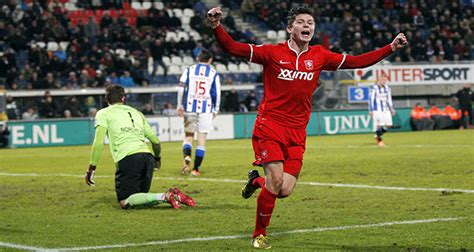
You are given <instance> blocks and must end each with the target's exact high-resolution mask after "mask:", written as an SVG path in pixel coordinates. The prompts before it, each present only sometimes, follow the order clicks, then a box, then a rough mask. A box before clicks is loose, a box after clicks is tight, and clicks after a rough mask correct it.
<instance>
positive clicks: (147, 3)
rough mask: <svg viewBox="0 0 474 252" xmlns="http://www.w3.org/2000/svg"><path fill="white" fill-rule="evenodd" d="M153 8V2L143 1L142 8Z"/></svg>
mask: <svg viewBox="0 0 474 252" xmlns="http://www.w3.org/2000/svg"><path fill="white" fill-rule="evenodd" d="M150 8H151V2H143V3H142V10H144V9H146V10H148V9H150Z"/></svg>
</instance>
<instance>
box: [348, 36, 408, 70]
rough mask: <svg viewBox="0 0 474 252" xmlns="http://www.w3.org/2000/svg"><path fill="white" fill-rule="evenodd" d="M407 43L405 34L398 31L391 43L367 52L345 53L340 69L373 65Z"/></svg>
mask: <svg viewBox="0 0 474 252" xmlns="http://www.w3.org/2000/svg"><path fill="white" fill-rule="evenodd" d="M407 44H408V41H407V38H406V37H405V34H403V33H399V34H398V35H397V37H395V39H394V40H393V41H392V43H390V44H388V45H386V46H384V47H382V48H380V49H378V50H374V51H371V52H368V53H364V54H361V55H357V56H352V55H346V56H345V59H344V62H343V63H342V65H341V69H351V68H364V67H368V66H371V65H374V64H376V63H378V62H379V61H381V60H382V59H384V58H385V57H387V56H389V55H390V54H392V53H393V52H395V51H396V50H399V49H401V48H403V47H405V46H406V45H407Z"/></svg>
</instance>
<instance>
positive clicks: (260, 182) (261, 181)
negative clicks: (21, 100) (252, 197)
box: [252, 177, 265, 188]
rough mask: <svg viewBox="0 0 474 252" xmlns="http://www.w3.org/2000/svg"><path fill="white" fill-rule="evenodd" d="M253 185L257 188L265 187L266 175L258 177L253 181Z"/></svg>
mask: <svg viewBox="0 0 474 252" xmlns="http://www.w3.org/2000/svg"><path fill="white" fill-rule="evenodd" d="M252 185H253V186H254V187H255V188H264V187H265V178H264V177H258V178H256V179H254V180H253V181H252Z"/></svg>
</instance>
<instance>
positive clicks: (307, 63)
mask: <svg viewBox="0 0 474 252" xmlns="http://www.w3.org/2000/svg"><path fill="white" fill-rule="evenodd" d="M304 66H305V67H306V69H307V70H313V61H312V60H305V61H304Z"/></svg>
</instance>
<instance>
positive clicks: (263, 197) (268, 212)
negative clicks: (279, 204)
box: [253, 177, 277, 238]
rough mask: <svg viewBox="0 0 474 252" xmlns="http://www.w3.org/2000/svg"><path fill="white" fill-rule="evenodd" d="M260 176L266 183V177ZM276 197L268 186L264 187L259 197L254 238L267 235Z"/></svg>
mask: <svg viewBox="0 0 474 252" xmlns="http://www.w3.org/2000/svg"><path fill="white" fill-rule="evenodd" d="M260 178H261V179H262V180H263V182H264V183H265V179H264V178H262V177H260ZM257 179H258V178H257ZM257 179H255V180H257ZM257 183H258V182H257ZM258 184H260V183H258ZM276 198H277V194H274V193H272V192H270V191H268V190H267V188H265V187H262V191H261V192H260V194H259V195H258V198H257V216H256V219H255V230H254V232H253V238H255V237H257V236H259V235H261V234H262V235H265V236H266V235H267V231H266V227H267V226H268V225H269V224H270V218H271V217H272V213H273V208H275V201H276Z"/></svg>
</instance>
